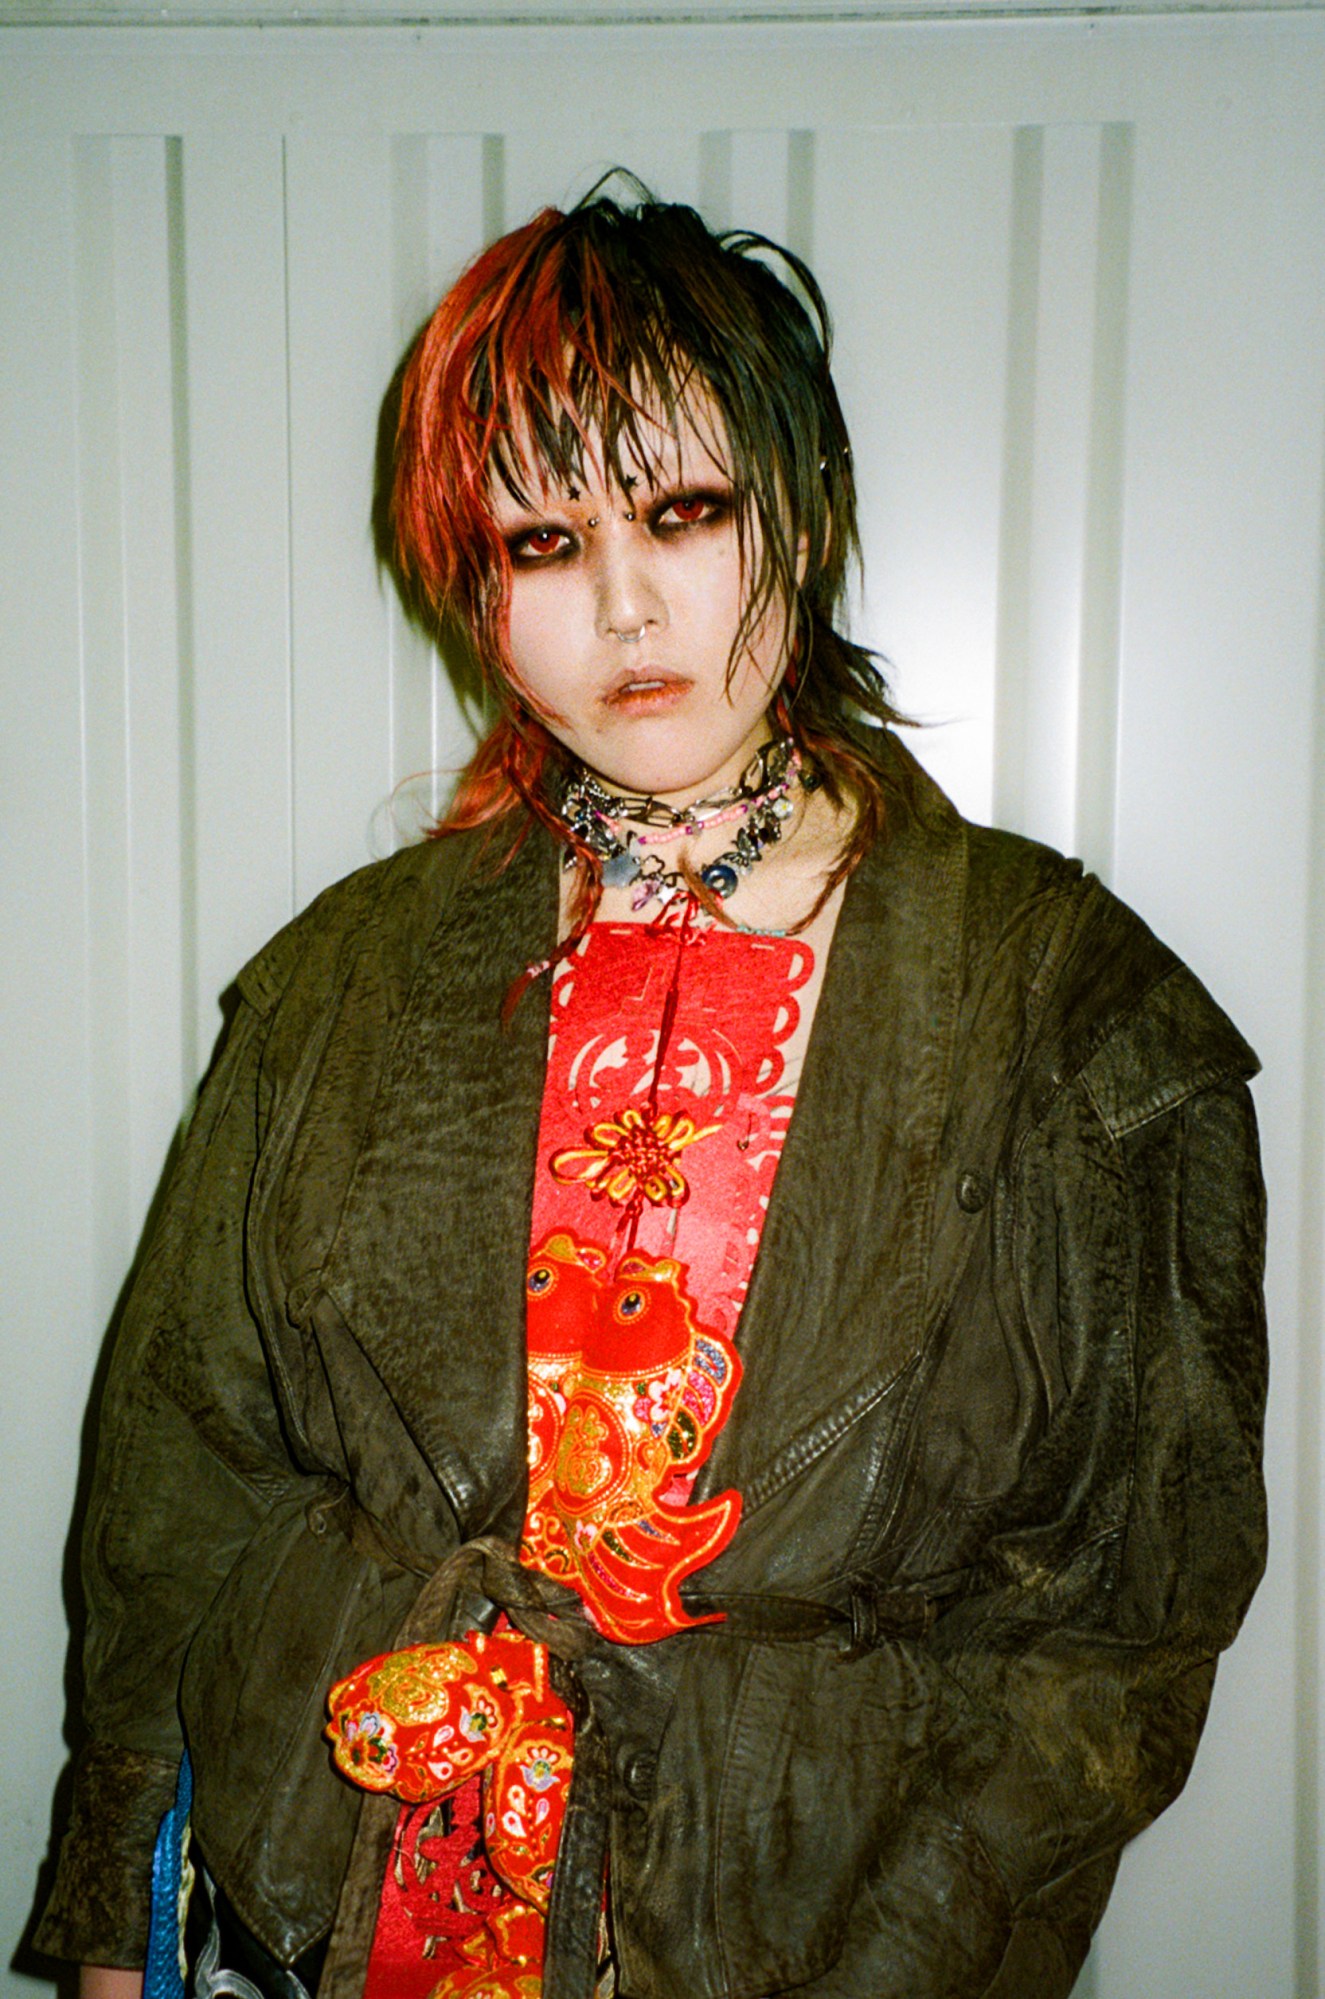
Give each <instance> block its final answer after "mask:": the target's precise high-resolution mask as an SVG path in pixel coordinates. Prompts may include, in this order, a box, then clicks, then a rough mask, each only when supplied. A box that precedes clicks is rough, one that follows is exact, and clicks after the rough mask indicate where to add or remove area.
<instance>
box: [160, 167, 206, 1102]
mask: <svg viewBox="0 0 1325 1999" xmlns="http://www.w3.org/2000/svg"><path fill="white" fill-rule="evenodd" d="M165 166H166V254H167V262H168V284H169V310H170V384H171V412H170V414H171V439H172V443H173V446H174V475H175V477H174V505H175V626H176V645H177V649H178V660H179V678H178V687H179V871H180V1019H181V1037H180V1044H181V1045H180V1058H181V1063H182V1069H183V1073H182V1075H181V1078H180V1081H181V1086H182V1089H183V1093H184V1097H185V1100H186V1101H187V1099H188V1097H189V1096H190V1094H191V1092H192V1091H193V1089H194V1087H195V1086H196V1083H197V1080H198V1077H199V1075H200V1074H201V1072H202V1064H203V1050H202V1049H201V1048H200V1047H199V1045H198V728H197V659H196V653H195V646H194V602H193V469H192V464H191V446H190V435H191V420H190V415H189V337H188V267H187V263H186V255H185V241H186V238H185V226H184V200H185V186H184V143H183V140H182V139H178V138H172V139H167V140H166V159H165Z"/></svg>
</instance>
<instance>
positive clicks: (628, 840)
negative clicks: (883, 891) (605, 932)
mask: <svg viewBox="0 0 1325 1999" xmlns="http://www.w3.org/2000/svg"><path fill="white" fill-rule="evenodd" d="M797 783H799V784H800V786H801V789H802V790H804V791H812V790H813V789H814V788H815V786H816V785H817V783H818V778H817V776H815V775H814V774H813V773H812V772H807V771H806V770H805V769H804V768H803V766H802V763H801V759H800V754H799V752H798V751H797V750H796V749H795V747H794V745H793V744H792V741H791V738H790V737H789V736H783V737H781V738H780V739H779V740H777V741H773V742H767V743H765V744H764V745H763V746H762V748H760V749H759V750H757V751H756V752H755V754H754V756H753V757H752V758H751V760H750V763H749V764H748V765H747V767H746V769H745V770H744V771H743V772H742V774H741V776H740V778H739V779H738V781H737V782H736V783H735V784H734V785H731V786H729V787H728V788H727V789H726V790H725V791H717V792H714V793H712V794H711V795H710V796H709V797H708V798H697V799H695V800H694V801H693V803H692V804H690V805H685V806H680V807H676V806H671V805H667V804H664V802H663V801H662V800H661V799H658V798H653V797H649V796H635V797H630V796H625V797H623V796H622V795H621V794H620V793H617V792H611V791H608V790H607V789H606V787H605V786H604V785H601V784H600V783H599V782H598V779H597V778H596V777H595V776H594V775H593V773H592V771H588V770H585V769H584V768H583V766H581V767H580V769H579V770H578V771H577V772H576V773H575V774H574V776H572V777H571V779H570V780H569V782H568V783H567V785H566V788H565V790H564V792H563V793H562V797H561V804H560V807H559V810H560V813H561V817H562V818H563V820H564V821H565V822H566V825H567V826H568V827H569V828H570V830H571V832H572V833H574V834H575V836H576V838H577V839H579V840H582V841H583V842H584V844H585V846H587V847H589V848H590V849H591V850H592V851H593V852H594V853H595V854H597V855H598V856H599V858H600V859H601V861H602V864H603V885H604V887H605V888H633V890H634V893H633V894H632V896H631V899H630V904H631V908H632V909H645V908H647V907H648V905H649V904H650V903H652V902H656V903H657V904H658V906H659V908H660V909H665V908H666V907H667V905H668V903H670V902H671V901H672V900H673V899H674V898H675V897H676V896H678V895H686V894H688V893H689V892H690V891H689V887H688V884H687V883H686V880H685V877H684V876H683V875H682V873H681V871H680V869H679V868H667V867H665V866H664V864H663V859H662V856H661V855H660V854H657V853H654V852H651V851H650V850H651V849H652V848H655V847H658V846H664V845H666V844H667V843H668V842H669V841H671V840H680V839H683V838H685V837H687V836H691V837H693V836H694V835H695V834H697V833H702V832H704V831H705V830H706V829H707V828H708V827H710V826H723V825H727V824H729V823H730V822H731V821H733V820H736V819H740V820H742V821H743V822H744V823H743V824H742V825H741V826H739V827H738V829H737V832H736V836H735V838H734V839H733V841H732V844H731V846H730V847H729V848H727V849H726V851H725V852H723V853H721V854H719V855H718V856H717V858H716V859H715V860H712V861H710V862H709V863H708V865H707V866H706V867H703V868H701V869H700V871H699V878H700V880H701V881H702V882H703V884H704V886H705V888H707V889H708V890H709V892H710V893H711V894H713V895H715V896H717V898H718V900H719V901H720V902H725V901H726V900H727V899H728V897H729V896H732V895H734V894H735V893H736V890H737V889H738V888H739V886H740V883H741V878H742V876H743V875H747V874H749V872H750V870H751V868H752V867H754V866H755V864H756V863H757V862H758V861H760V860H762V858H763V856H764V855H765V853H767V851H768V849H769V848H770V847H772V846H776V845H777V843H778V841H779V840H780V839H781V838H782V830H783V824H784V822H785V821H786V820H788V819H789V818H790V817H791V815H792V813H793V811H794V810H795V807H794V805H793V803H792V800H791V797H790V795H789V794H790V792H791V789H792V786H793V785H794V784H797ZM636 826H644V827H647V828H649V829H650V830H649V831H647V832H635V831H633V830H629V829H630V828H632V827H636ZM564 865H565V866H566V867H573V866H574V865H575V856H574V854H571V853H568V854H567V856H566V859H565V863H564Z"/></svg>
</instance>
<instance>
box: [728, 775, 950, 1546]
mask: <svg viewBox="0 0 1325 1999" xmlns="http://www.w3.org/2000/svg"><path fill="white" fill-rule="evenodd" d="M891 752H892V756H893V760H894V767H895V769H896V768H897V767H898V766H900V776H901V782H900V785H899V787H898V790H897V791H894V792H890V794H889V807H890V816H889V822H888V828H887V830H886V832H885V834H884V836H883V838H882V839H880V840H879V842H878V843H877V844H876V846H875V847H874V849H873V850H872V852H871V853H870V854H869V855H868V856H867V857H866V859H865V860H864V861H863V862H862V863H861V865H860V866H859V867H858V868H857V870H856V872H855V874H854V875H853V876H852V877H851V880H850V882H849V883H848V886H847V892H846V895H845V897H844V899H843V905H842V911H841V915H840V916H839V919H838V924H837V930H836V934H835V936H834V938H833V943H832V947H831V951H830V954H829V961H828V965H827V968H826V971H825V976H824V984H823V988H822V991H821V993H820V998H819V1005H818V1009H817V1011H816V1014H815V1019H814V1025H813V1028H812V1030H811V1036H810V1045H809V1048H808V1050H807V1054H806V1060H805V1067H804V1070H803V1072H802V1076H801V1082H800V1088H799V1091H798V1093H797V1100H796V1107H795V1110H794V1111H793V1114H792V1119H791V1125H790V1128H789V1130H788V1133H787V1138H786V1143H785V1146H784V1150H783V1154H782V1158H781V1161H780V1162H779V1165H778V1170H777V1176H776V1178H775V1180H774V1182H773V1191H772V1195H771V1198H770V1201H769V1206H768V1213H767V1216H766V1219H765V1222H764V1228H763V1234H762V1237H761V1240H760V1246H759V1251H758V1255H757V1258H756V1262H755V1268H754V1272H753V1275H752V1278H751V1283H750V1289H749V1292H748V1294H747V1297H746V1302H745V1305H744V1308H743V1310H742V1314H741V1319H740V1324H739V1326H738V1329H737V1336H736V1338H737V1346H738V1347H739V1350H740V1354H741V1362H742V1367H743V1370H744V1378H743V1380H742V1384H741V1389H740V1393H739V1394H738V1395H737V1397H736V1399H735V1402H734V1404H733V1407H732V1413H731V1416H730V1417H729V1419H728V1421H727V1424H726V1426H725V1428H724V1429H723V1431H722V1434H721V1435H720V1437H719V1438H718V1440H717V1443H716V1444H715V1446H714V1450H713V1455H712V1457H711V1458H710V1460H709V1462H708V1463H707V1464H706V1465H705V1467H704V1469H703V1471H702V1472H701V1474H700V1478H699V1481H698V1483H697V1487H696V1498H702V1497H703V1496H705V1495H706V1494H711V1493H713V1492H715V1491H718V1490H721V1489H723V1488H726V1487H731V1486H734V1487H735V1488H736V1489H737V1490H738V1491H739V1492H740V1493H741V1494H742V1495H743V1505H744V1512H745V1516H746V1517H747V1518H748V1517H749V1515H750V1514H751V1513H752V1512H753V1511H754V1509H755V1508H756V1507H757V1506H759V1505H760V1504H761V1503H762V1502H763V1501H764V1500H765V1499H767V1498H768V1497H769V1496H770V1495H771V1494H772V1493H773V1492H775V1491H777V1489H778V1488H779V1487H780V1486H782V1485H783V1484H785V1483H786V1481H787V1480H788V1479H790V1478H792V1477H794V1476H795V1475H797V1474H798V1473H799V1472H801V1471H802V1470H803V1469H804V1468H805V1466H806V1465H807V1464H808V1463H809V1462H810V1461H811V1460H812V1459H813V1458H815V1457H816V1456H817V1455H818V1454H819V1453H820V1452H821V1451H823V1450H826V1449H827V1448H828V1447H829V1445H830V1444H831V1443H832V1442H833V1441H834V1440H835V1439H836V1438H837V1437H839V1436H840V1435H841V1434H842V1432H843V1431H844V1430H845V1429H846V1428H847V1427H848V1426H849V1425H850V1424H851V1423H852V1422H853V1421H854V1419H855V1418H856V1417H857V1416H858V1415H860V1414H861V1413H863V1411H864V1410H865V1409H867V1408H868V1407H869V1406H870V1405H871V1404H872V1403H874V1402H875V1401H876V1400H877V1399H878V1397H879V1396H880V1395H881V1394H882V1393H884V1392H885V1391H886V1389H887V1388H888V1386H889V1385H890V1384H891V1383H892V1382H894V1381H895V1380H896V1379H897V1377H898V1376H899V1375H900V1374H901V1372H902V1371H903V1369H905V1368H906V1366H907V1365H908V1363H909V1362H910V1361H911V1360H912V1359H913V1358H914V1357H915V1355H916V1354H917V1353H918V1351H919V1349H920V1346H921V1342H922V1338H923V1333H924V1327H923V1323H922V1320H923V1315H924V1297H925V1290H926V1273H927V1264H928V1258H929V1247H930V1242H929V1238H930V1234H931V1228H932V1216H933V1212H934V1191H935V1175H936V1172H937V1167H938V1155H939V1141H940V1137H941V1134H942V1128H943V1119H944V1113H945V1107H946V1103H947V1099H948V1096H949V1090H950V1081H951V1073H952V1061H953V1048H954V1038H955V1029H956V1022H957V1012H958V1003H959V998H960V978H961V938H962V915H963V904H964V890H965V880H966V842H965V831H964V827H963V824H962V821H961V820H960V819H959V817H958V815H957V814H956V812H955V811H954V810H953V808H952V807H951V806H950V805H949V804H948V802H947V800H946V799H945V798H944V797H943V795H942V793H941V792H939V790H938V788H937V787H936V786H935V785H933V784H932V783H931V782H930V780H929V779H928V778H926V777H925V776H924V775H923V773H921V772H920V770H919V767H918V766H917V765H915V764H914V762H913V761H912V759H911V758H910V757H909V756H908V755H907V753H906V752H905V751H903V750H901V749H900V747H899V746H896V745H895V744H894V745H892V746H891Z"/></svg>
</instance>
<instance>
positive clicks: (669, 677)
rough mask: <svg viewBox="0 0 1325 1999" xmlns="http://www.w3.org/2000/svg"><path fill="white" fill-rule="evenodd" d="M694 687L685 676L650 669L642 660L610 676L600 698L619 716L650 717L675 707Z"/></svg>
mask: <svg viewBox="0 0 1325 1999" xmlns="http://www.w3.org/2000/svg"><path fill="white" fill-rule="evenodd" d="M693 685H694V682H693V681H692V680H691V678H690V676H689V675H688V674H685V673H672V672H669V670H668V669H667V668H666V667H665V666H650V665H649V664H648V662H647V661H645V660H641V661H638V662H634V661H632V662H631V664H630V665H629V666H623V667H619V668H618V669H617V671H616V672H615V673H614V674H613V676H612V678H611V680H610V681H609V682H608V684H607V687H606V689H605V690H604V692H603V696H602V699H603V704H604V706H605V707H608V708H610V709H612V711H613V713H615V714H618V715H621V714H625V715H652V714H657V713H659V712H660V711H662V710H664V709H667V708H674V707H675V706H676V705H677V703H678V702H679V701H682V700H684V699H685V696H686V695H687V694H688V693H689V692H690V689H691V687H692V686H693Z"/></svg>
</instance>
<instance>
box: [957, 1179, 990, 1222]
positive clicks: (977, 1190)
mask: <svg viewBox="0 0 1325 1999" xmlns="http://www.w3.org/2000/svg"><path fill="white" fill-rule="evenodd" d="M988 1199H989V1181H988V1180H987V1179H986V1177H985V1175H984V1174H983V1173H963V1174H962V1177H961V1179H960V1180H959V1181H958V1182H957V1206H958V1207H959V1208H960V1209H961V1210H962V1212H963V1213H964V1214H968V1215H978V1214H979V1212H980V1210H981V1208H983V1206H984V1205H985V1202H986V1201H987V1200H988Z"/></svg>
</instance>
